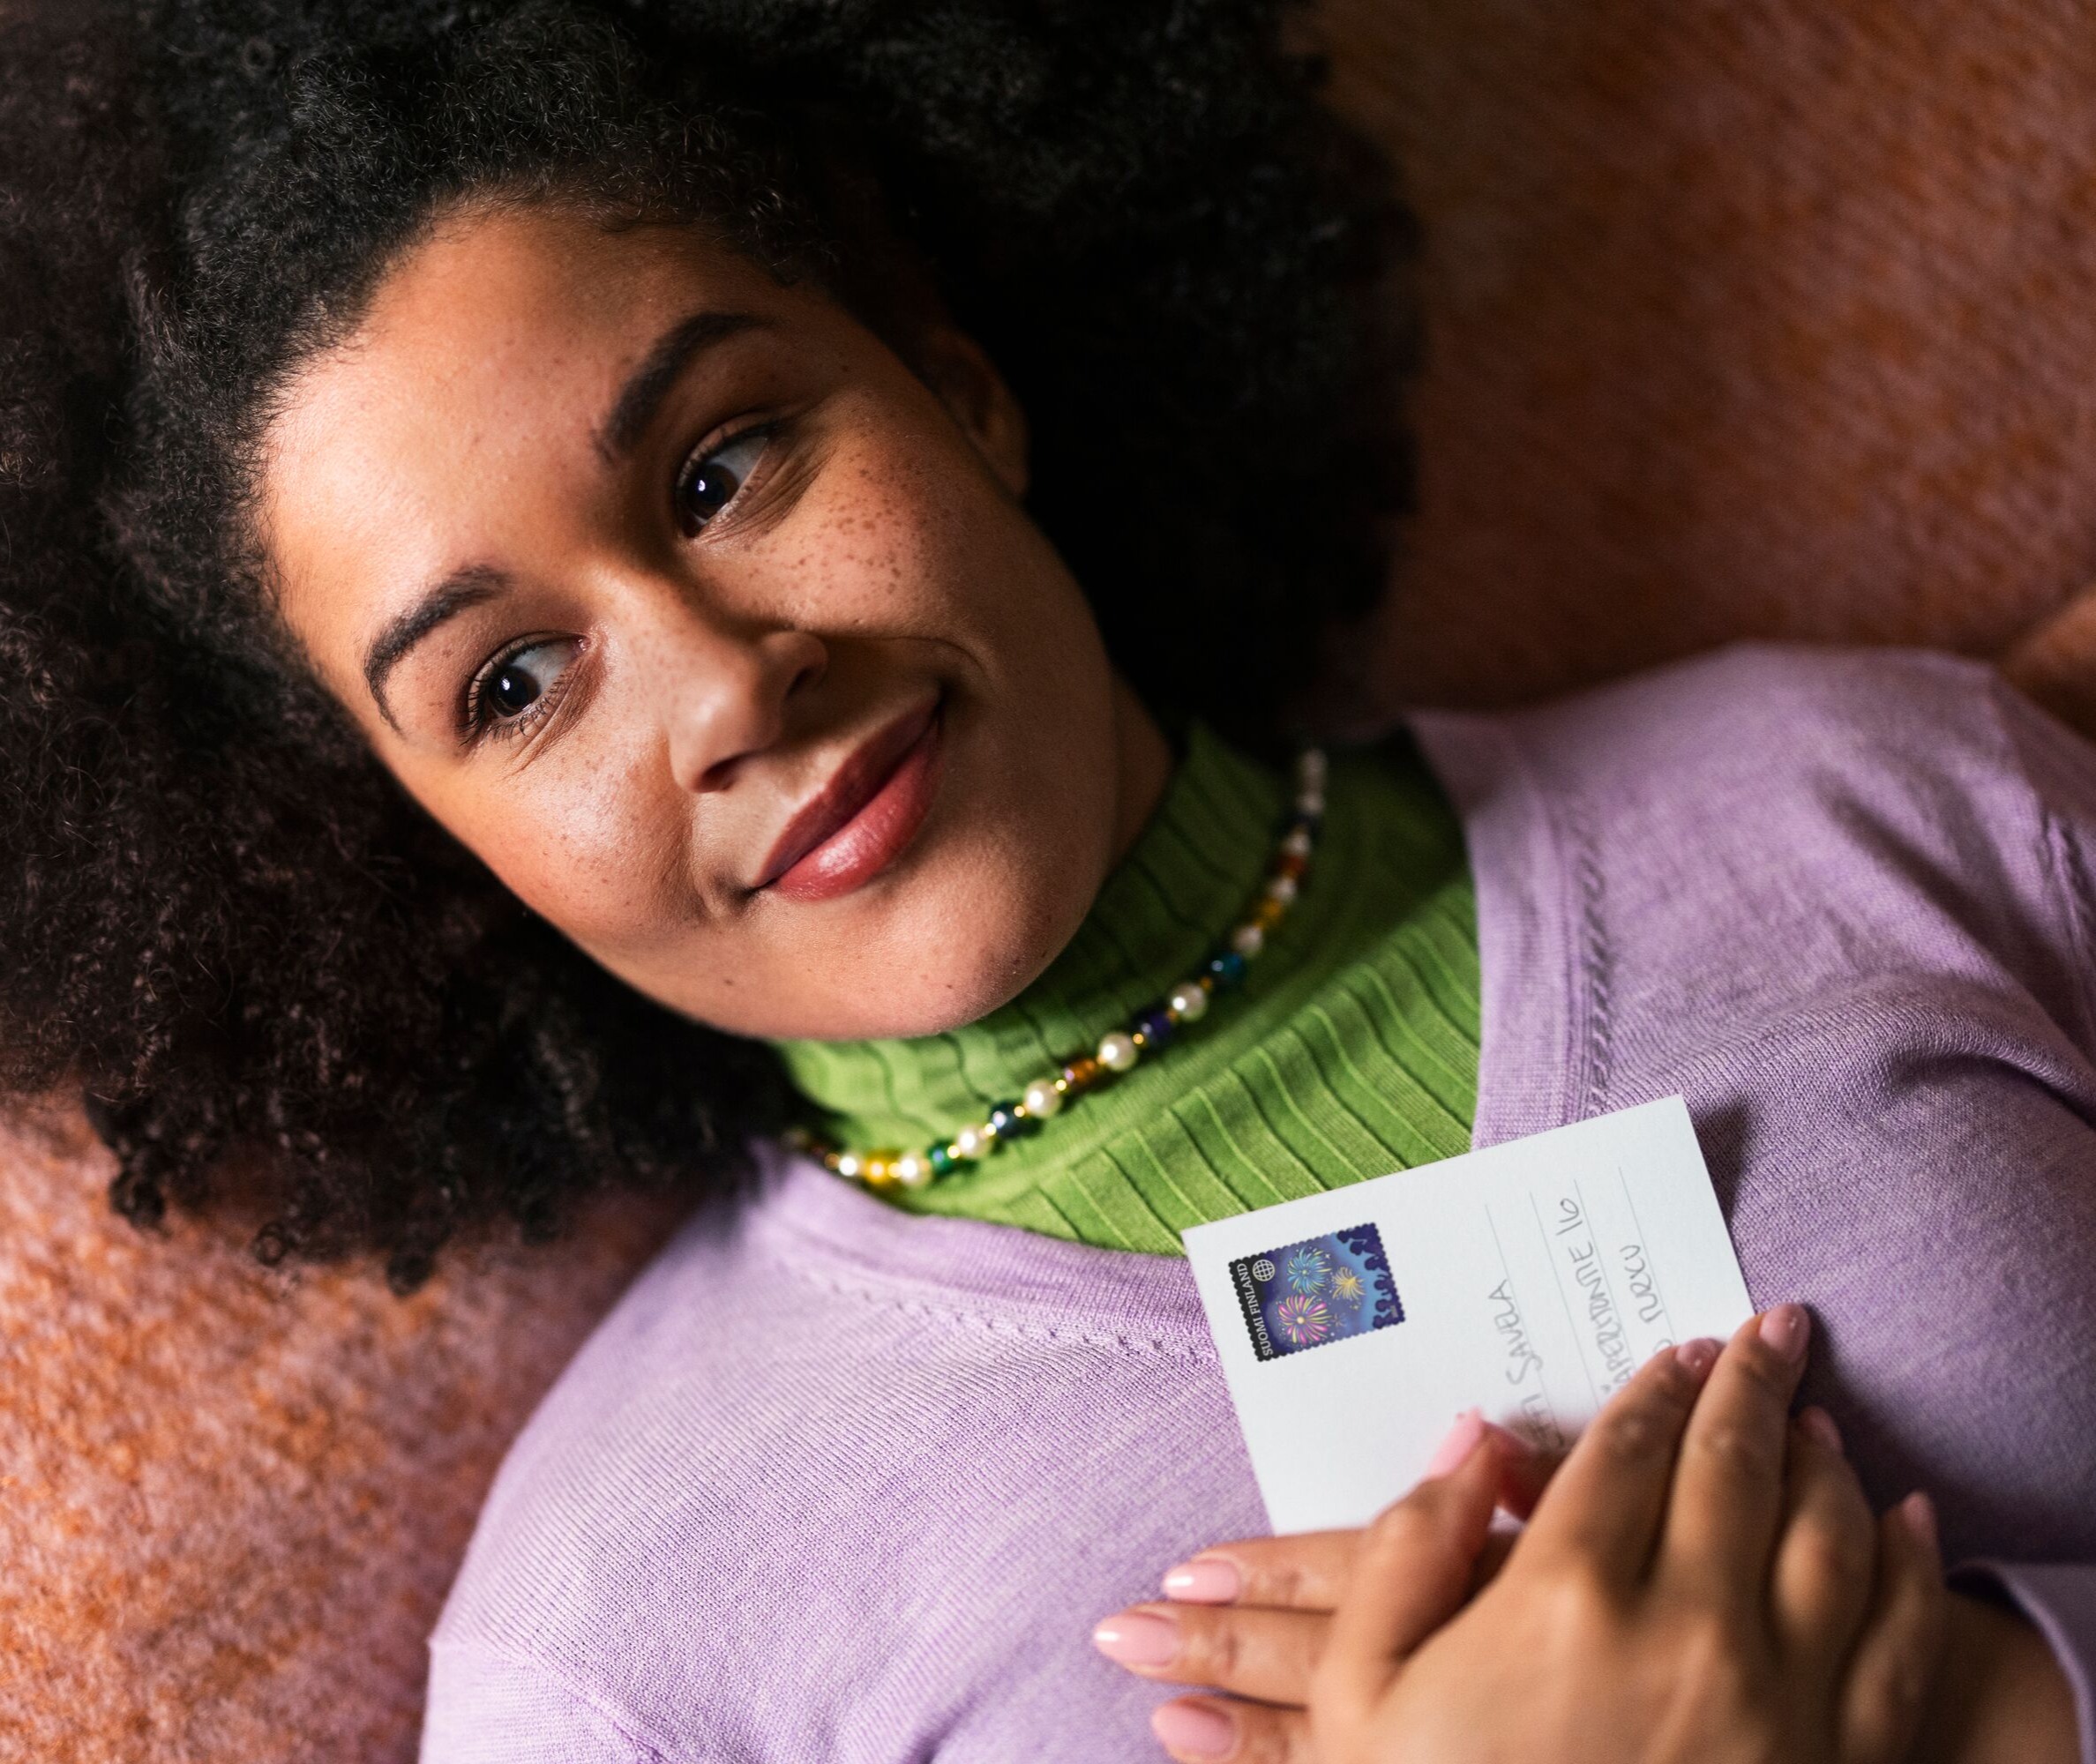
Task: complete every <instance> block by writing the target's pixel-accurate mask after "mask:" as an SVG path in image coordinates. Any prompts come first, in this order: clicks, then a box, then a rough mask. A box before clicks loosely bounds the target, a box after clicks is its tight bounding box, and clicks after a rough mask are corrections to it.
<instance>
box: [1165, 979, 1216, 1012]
mask: <svg viewBox="0 0 2096 1764" xmlns="http://www.w3.org/2000/svg"><path fill="white" fill-rule="evenodd" d="M1164 1002H1165V1003H1166V1004H1167V1005H1170V1006H1171V1007H1172V1015H1173V1016H1175V1017H1177V1018H1178V1019H1179V1020H1180V1021H1181V1022H1182V1023H1198V1022H1199V1021H1200V1020H1201V1018H1202V1017H1204V1016H1206V1015H1207V1014H1208V993H1207V991H1206V990H1204V989H1203V988H1201V986H1199V985H1197V984H1195V983H1194V982H1193V981H1191V980H1189V981H1187V982H1186V984H1184V985H1183V986H1174V987H1173V988H1172V996H1171V997H1170V998H1167V999H1166V1000H1165V1001H1164Z"/></svg>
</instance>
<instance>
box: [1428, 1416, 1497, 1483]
mask: <svg viewBox="0 0 2096 1764" xmlns="http://www.w3.org/2000/svg"><path fill="white" fill-rule="evenodd" d="M1484 1437H1485V1416H1484V1414H1483V1413H1482V1411H1480V1410H1478V1409H1464V1410H1463V1413H1462V1414H1460V1415H1458V1416H1456V1424H1455V1425H1454V1426H1453V1427H1451V1428H1449V1429H1448V1437H1447V1438H1446V1439H1443V1440H1442V1441H1441V1444H1440V1445H1438V1446H1435V1447H1434V1455H1433V1456H1432V1457H1431V1458H1429V1459H1427V1461H1426V1475H1427V1476H1447V1475H1448V1472H1449V1471H1450V1470H1452V1469H1455V1468H1456V1466H1457V1465H1458V1464H1460V1463H1462V1462H1463V1461H1464V1460H1465V1459H1467V1458H1468V1457H1469V1456H1470V1454H1471V1453H1472V1452H1474V1451H1476V1450H1477V1449H1478V1440H1480V1439H1483V1438H1484Z"/></svg>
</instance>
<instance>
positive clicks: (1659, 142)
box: [0, 0, 2096, 1764]
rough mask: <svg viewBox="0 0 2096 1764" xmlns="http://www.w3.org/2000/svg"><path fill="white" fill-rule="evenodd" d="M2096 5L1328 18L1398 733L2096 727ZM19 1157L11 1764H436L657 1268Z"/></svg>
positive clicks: (42, 1149)
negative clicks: (2046, 719) (1488, 710)
mask: <svg viewBox="0 0 2096 1764" xmlns="http://www.w3.org/2000/svg"><path fill="white" fill-rule="evenodd" d="M2092 25H2096V0H1958V4H1951V3H1950V0H1940V3H1939V0H1667V4H1651V0H1574V4H1564V5H1557V6H1549V7H1544V6H1537V5H1533V4H1529V0H1471V4H1465V5H1462V6H1453V5H1448V4H1445V0H1332V4H1330V5H1329V9H1328V11H1327V14H1326V27H1327V29H1328V31H1329V37H1330V41H1331V43H1332V45H1333V47H1334V49H1335V50H1336V56H1337V61H1338V72H1339V95H1340V98H1341V101H1343V102H1344V104H1345V105H1347V106H1348V107H1349V108H1351V109H1353V110H1354V111H1356V112H1357V113H1358V114H1359V115H1360V116H1363V117H1365V118H1366V119H1368V120H1369V121H1370V122H1371V123H1373V124H1374V126H1375V127H1376V128H1377V129H1379V131H1381V133H1382V134H1383V135H1384V136H1385V137H1386V138H1388V139H1389V141H1390V142H1391V143H1392V145H1393V146H1394V147H1395V148H1396V151H1397V153H1398V155H1399V157H1400V159H1401V160H1402V161H1403V163H1404V167H1405V169H1406V174H1407V178H1408V181H1409V183H1410V186H1411V191H1412V194H1413V197H1414V198H1415V201H1416V204H1417V206H1419V209H1420V210H1421V212H1422V213H1423V214H1424V216H1425V219H1426V226H1427V228H1428V237H1429V243H1428V249H1427V254H1426V261H1425V264H1424V265H1423V269H1422V273H1423V276H1424V279H1425V280H1424V287H1425V293H1426V303H1427V306H1428V309H1429V312H1430V318H1431V325H1432V336H1431V355H1430V365H1429V366H1428V368H1427V370H1426V377H1425V380H1424V382H1423V384H1422V385H1421V386H1420V389H1419V394H1418V399H1417V407H1416V415H1417V420H1418V426H1419V430H1420V434H1421V437H1422V445H1423V450H1424V453H1425V458H1426V481H1425V495H1426V505H1425V509H1424V512H1423V513H1422V516H1421V519H1420V520H1419V523H1418V526H1417V528H1416V530H1415V532H1414V534H1413V537H1412V542H1411V557H1410V560H1409V563H1408V565H1407V569H1406V572H1405V577H1404V581H1403V583H1402V584H1401V587H1402V588H1403V593H1402V594H1400V595H1399V597H1398V598H1397V599H1396V602H1394V603H1393V607H1392V609H1391V612H1390V615H1389V618H1388V620H1387V621H1386V622H1385V625H1384V629H1383V641H1382V645H1381V654H1380V665H1379V667H1378V669H1377V670H1376V681H1375V684H1376V688H1377V690H1378V691H1379V692H1380V694H1381V698H1382V699H1383V700H1384V701H1385V702H1390V701H1394V700H1395V699H1397V698H1399V697H1404V696H1409V697H1412V698H1424V699H1444V700H1473V701H1474V700H1482V699H1506V698H1508V697H1513V696H1517V695H1520V694H1523V693H1527V692H1531V691H1537V690H1540V689H1544V688H1549V687H1556V686H1561V685H1565V684H1574V683H1577V682H1580V681H1584V680H1589V679H1592V678H1595V677H1597V676H1601V675H1603V674H1606V673H1608V672H1611V671H1614V670H1617V669H1623V668H1627V667H1630V666H1635V665H1636V664H1637V663H1639V662H1646V661H1651V660H1654V659H1658V658H1659V657H1661V656H1665V655H1669V654H1678V653H1681V652H1682V651H1685V650H1688V649H1690V648H1693V647H1697V646H1700V645H1703V644H1707V643H1710V642H1713V641H1716V640H1718V639H1722V638H1724V637H1726V636H1729V635H1734V634H1740V633H1745V632H1757V633H1768V632H1787V633H1792V634H1798V635H1807V636H1818V637H1827V638H1836V637H1867V638H1883V639H1899V640H1912V641H1933V642H1940V643H1945V644H1950V645H1955V646H1957V647H1961V648H1965V649H1968V650H1971V651H1973V652H1975V653H1979V654H1995V655H2000V656H2005V657H2008V658H2010V660H2011V661H2012V662H2013V664H2014V666H2015V667H2016V668H2017V669H2018V670H2019V672H2020V673H2021V676H2022V677H2024V678H2025V679H2026V680H2028V681H2030V682H2032V683H2033V684H2036V685H2038V686H2039V687H2040V688H2041V689H2042V690H2043V691H2046V692H2047V694H2049V695H2050V697H2051V698H2052V699H2053V701H2054V702H2055V703H2056V704H2058V705H2060V706H2062V707H2064V708H2066V709H2068V710H2070V712H2077V713H2080V714H2087V715H2088V717H2089V719H2090V721H2092V723H2096V691H2092V689H2091V687H2090V685H2089V684H2087V683H2090V682H2096V605H2092V604H2090V603H2085V602H2082V601H2081V600H2080V595H2081V592H2082V589H2083V587H2084V586H2085V583H2086V582H2087V581H2088V580H2090V579H2091V578H2092V565H2096V497H2092V494H2091V490H2090V487H2091V486H2092V485H2096V373H2092V371H2091V364H2092V363H2096V100H2092V97H2091V94H2092V93H2096V29H2092ZM108 1174H109V1172H108V1168H107V1165H106V1162H105V1160H104V1159H103V1158H102V1156H101V1155H100V1154H99V1153H98V1152H97V1151H96V1150H95V1149H94V1147H92V1145H91V1143H90V1142H89V1140H88V1138H87V1136H86V1132H85V1129H84V1128H83V1127H82V1126H81V1125H79V1122H78V1120H77V1119H76V1118H74V1117H72V1116H71V1115H70V1114H69V1113H67V1112H65V1111H64V1110H59V1111H56V1113H54V1114H53V1115H52V1116H50V1117H49V1118H47V1119H44V1120H41V1122H29V1123H23V1124H19V1125H17V1126H16V1127H14V1128H13V1129H11V1130H9V1131H8V1132H4V1133H0V1225H4V1230H0V1329H4V1332H5V1339H6V1342H7V1347H8V1353H7V1367H8V1372H7V1377H6V1379H5V1382H4V1387H0V1494H4V1499H0V1554H4V1573H0V1635H4V1636H5V1637H6V1645H5V1646H4V1647H0V1755H4V1756H7V1757H16V1756H19V1757H25V1758H27V1757H37V1758H66V1759H70V1760H80V1761H81V1764H92V1760H104V1759H107V1760H139V1759H153V1760H163V1759H164V1760H175V1759H182V1760H189V1759H196V1760H206V1759H209V1760H215V1764H245V1760H263V1759H268V1760H277V1759H293V1758H297V1759H308V1758H327V1759H356V1760H400V1759H406V1758H408V1757H411V1756H412V1754H413V1750H414V1735H415V1723H416V1719H417V1714H418V1704H419V1699H420V1693H421V1678H422V1667H423V1656H422V1641H423V1635H424V1633H426V1631H427V1629H428V1627H429V1626H430V1621H431V1619H432V1618H433V1617H434V1615H435V1612H436V1609H437V1606H438V1602H439V1601H440V1599H441V1597H442V1596H443V1592H444V1589H445V1585H446V1584H447V1582H448V1581H449V1578H450V1575H451V1573H452V1570H453V1566H455V1563H456V1560H457V1558H458V1555H459V1552H460V1550H461V1548H462V1547H463V1544H464V1542H465V1538H466V1536H467V1533H468V1529H469V1527H470V1524H471V1520H472V1515H473V1512H474V1509H475V1506H476V1504H477V1503H478V1500H479V1499H480V1496H481V1494H482V1492H483V1489H484V1488H485V1485H486V1483H487V1479H488V1477H489V1476H490V1474H491V1472H492V1470H493V1468H494V1465H495V1463H496V1461H497V1460H498V1457H499V1455H500V1453H501V1451H502V1448H503V1446H504V1444H505V1441H506V1439H508V1438H509V1436H510V1435H511V1434H512V1432H513V1431H514V1429H515V1428H516V1426H517V1425H518V1424H519V1423H520V1421H521V1419H522V1418H523V1416H524V1415H525V1414H526V1413H527V1412H528V1409H529V1408H530V1406H531V1404H532V1402H533V1401H535V1398H536V1396H537V1394H539V1392H540V1391H541V1390H543V1387H545V1385H546V1384H547V1382H548V1381H549V1380H550V1379H551V1378H552V1376H553V1375H554V1373H555V1372H557V1371H558V1368H559V1366H560V1364H561V1363H562V1362H563V1361H564V1360H565V1357H567V1355H568V1354H569V1353H570V1351H572V1349H573V1346H574V1344H575V1343H576V1342H578V1340H579V1339H580V1336H581V1335H582V1334H584V1333H585V1332H586V1331H587V1330H588V1327H589V1326H590V1324H591V1323H592V1321H593V1320H594V1319H595V1318H596V1317H597V1316H598V1315H600V1314H601V1313H602V1312H603V1309H604V1308H605V1307H606V1306H607V1305H608V1304H609V1303H610V1300H611V1298H612V1297H613V1296H614V1295H615V1293H616V1292H617V1290H618V1288H619V1287H620V1286H621V1285H622V1284H623V1282H624V1281H625V1279H626V1278H627V1277H628V1276H629V1274H631V1272H632V1270H633V1268H635V1267H638V1266H639V1264H640V1261H641V1260H643V1259H645V1257H646V1255H647V1254H648V1251H649V1249H650V1248H651V1247H652V1245H654V1244H655V1242H657V1241H659V1240H660V1237H661V1235H662V1232H663V1231H664V1230H666V1229H667V1226H668V1223H669V1222H668V1221H667V1220H666V1219H664V1218H663V1217H662V1216H661V1215H659V1213H658V1214H655V1215H650V1214H649V1213H648V1210H647V1209H644V1208H640V1207H632V1206H627V1207H613V1208H608V1209H606V1210H605V1211H604V1212H603V1213H602V1214H601V1215H599V1216H598V1217H596V1218H595V1219H594V1220H593V1221H592V1222H591V1223H590V1227H589V1229H588V1230H586V1231H584V1232H582V1233H581V1234H580V1235H579V1236H578V1237H577V1238H576V1239H575V1240H574V1241H573V1242H571V1243H569V1244H567V1245H564V1246H561V1247H558V1248H556V1249H553V1250H550V1251H543V1252H535V1253H525V1252H488V1253H484V1254H483V1255H480V1256H478V1257H476V1258H475V1259H470V1260H467V1261H461V1262H460V1263H458V1264H456V1265H454V1266H453V1267H450V1268H449V1269H447V1270H446V1271H445V1274H443V1275H442V1276H441V1277H440V1278H439V1280H438V1282H436V1284H435V1285H434V1286H432V1287H431V1288H430V1289H429V1290H427V1291H425V1292H423V1294H421V1295H419V1296H418V1297H415V1298H414V1299H413V1300H411V1301H408V1302H406V1303H402V1302H400V1301H397V1300H395V1299H393V1298H392V1297H390V1296H389V1295H388V1294H387V1293H386V1290H385V1289H384V1287H383V1286H382V1285H381V1284H380V1283H379V1282H378V1281H377V1280H376V1279H375V1277H374V1276H373V1275H372V1274H371V1272H370V1271H369V1270H367V1269H363V1268H350V1269H344V1270H338V1271H328V1272H323V1273H306V1274H300V1275H297V1276H296V1277H290V1278H287V1277H283V1276H279V1275H273V1274H266V1273H264V1272H263V1271H261V1270H260V1269H258V1268H257V1267H254V1266H253V1265H252V1264H251V1263H250V1262H249V1261H248V1260H247V1259H245V1257H244V1256H243V1253H242V1252H241V1251H240V1248H239V1246H238V1245H237V1243H236V1242H234V1241H231V1239H230V1236H229V1234H227V1233H224V1232H213V1231H209V1230H204V1229H202V1228H199V1227H197V1226H194V1225H183V1226H181V1227H179V1228H177V1229H176V1230H175V1231H174V1232H173V1233H172V1235H171V1236H170V1237H168V1238H167V1239H166V1240H164V1241H154V1240H148V1239H144V1238H140V1237H138V1236H137V1235H135V1234H134V1233H132V1232H131V1231H130V1230H128V1229H127V1228H125V1227H124V1226H122V1225H120V1224H117V1223H116V1222H114V1221H113V1220H112V1219H111V1218H110V1217H109V1215H108V1213H107V1211H106V1209H105V1207H104V1204H103V1201H102V1197H101V1190H102V1185H103V1184H104V1183H105V1181H106V1180H107V1177H108Z"/></svg>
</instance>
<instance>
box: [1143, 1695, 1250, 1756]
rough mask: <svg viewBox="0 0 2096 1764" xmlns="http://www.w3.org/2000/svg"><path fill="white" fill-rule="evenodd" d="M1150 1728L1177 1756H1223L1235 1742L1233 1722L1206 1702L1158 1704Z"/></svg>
mask: <svg viewBox="0 0 2096 1764" xmlns="http://www.w3.org/2000/svg"><path fill="white" fill-rule="evenodd" d="M1150 1731H1151V1732H1152V1733H1154V1734H1156V1735H1157V1743H1158V1744H1159V1745H1162V1746H1164V1749H1165V1750H1166V1751H1167V1752H1169V1753H1172V1755H1173V1756H1174V1757H1179V1758H1227V1757H1229V1756H1230V1753H1231V1749H1232V1748H1233V1747H1234V1746H1235V1745H1237V1723H1235V1722H1234V1721H1232V1720H1231V1718H1230V1717H1229V1716H1228V1715H1225V1714H1224V1712H1223V1711H1222V1710H1221V1709H1219V1708H1214V1707H1212V1706H1211V1705H1209V1704H1208V1703H1160V1704H1159V1705H1158V1706H1157V1708H1154V1709H1152V1710H1151V1711H1150Z"/></svg>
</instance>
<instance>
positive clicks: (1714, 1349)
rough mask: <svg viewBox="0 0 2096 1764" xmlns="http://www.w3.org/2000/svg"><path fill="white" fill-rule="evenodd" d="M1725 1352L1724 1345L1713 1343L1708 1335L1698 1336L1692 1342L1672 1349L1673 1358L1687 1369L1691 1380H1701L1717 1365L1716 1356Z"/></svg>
mask: <svg viewBox="0 0 2096 1764" xmlns="http://www.w3.org/2000/svg"><path fill="white" fill-rule="evenodd" d="M1724 1351H1725V1343H1724V1342H1713V1341H1712V1340H1711V1339H1710V1337H1709V1336H1708V1335H1699V1336H1698V1337H1697V1338H1696V1340H1695V1341H1693V1342H1682V1343H1681V1346H1680V1347H1678V1348H1676V1349H1674V1358H1675V1359H1677V1360H1679V1361H1680V1362H1681V1364H1683V1365H1684V1366H1686V1367H1687V1368H1688V1372H1689V1375H1690V1376H1691V1377H1692V1378H1702V1377H1703V1375H1704V1374H1705V1373H1706V1372H1709V1371H1710V1368H1711V1367H1712V1366H1714V1365H1716V1364H1718V1355H1719V1354H1721V1353H1723V1352H1724Z"/></svg>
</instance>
